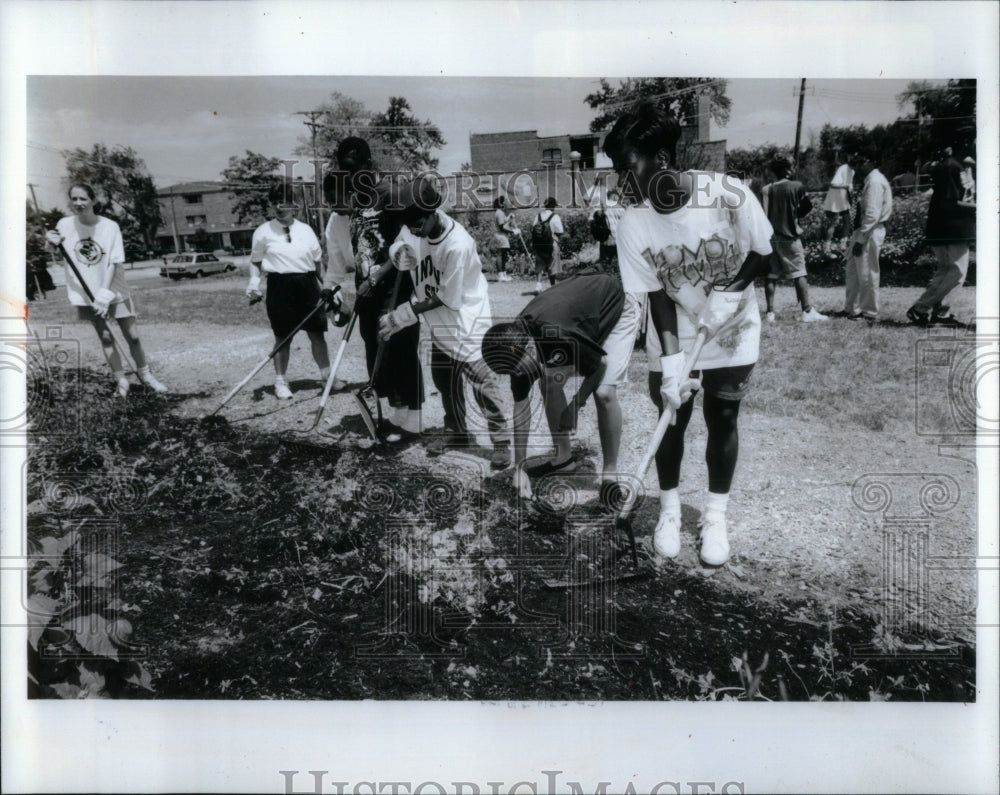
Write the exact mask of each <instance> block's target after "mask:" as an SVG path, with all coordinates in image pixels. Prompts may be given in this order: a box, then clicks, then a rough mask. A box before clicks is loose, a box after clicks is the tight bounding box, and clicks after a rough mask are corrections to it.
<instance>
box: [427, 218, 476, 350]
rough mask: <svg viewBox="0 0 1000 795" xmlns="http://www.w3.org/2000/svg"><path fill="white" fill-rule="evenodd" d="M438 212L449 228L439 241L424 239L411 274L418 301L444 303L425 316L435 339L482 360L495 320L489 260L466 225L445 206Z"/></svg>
mask: <svg viewBox="0 0 1000 795" xmlns="http://www.w3.org/2000/svg"><path fill="white" fill-rule="evenodd" d="M437 214H438V217H439V218H440V219H441V223H442V224H443V225H444V230H445V231H444V234H442V235H441V237H439V238H436V239H433V240H432V239H430V238H426V237H425V238H420V249H419V254H418V257H417V268H416V270H415V271H413V272H412V274H411V275H412V276H413V283H414V284H415V285H416V301H417V302H420V301H425V300H426V299H428V298H433V297H434V296H435V295H436V296H437V297H438V298H440V299H441V301H442V302H443V304H444V305H443V306H439V307H438V308H436V309H432V310H431V311H430V312H424V313H423V315H421V317H422V318H423V319H424V322H425V323H426V324H427V328H428V329H430V333H431V339H433V340H434V344H436V345H438V346H439V347H441V348H442V349H443V350H444V351H445V352H446V353H448V354H449V355H450V356H451V357H452V358H454V359H458V360H459V361H462V362H472V361H476V360H478V359H481V358H482V355H483V354H482V350H481V346H482V342H483V335H484V334H485V333H486V332H487V330H488V329H489V328H490V326H491V325H493V313H492V311H491V310H490V296H489V293H488V292H487V285H486V277H485V276H483V265H482V262H480V260H479V253H478V252H477V251H476V241H475V240H473V239H472V236H471V235H470V234H469V233H468V232H467V231H466V230H465V227H463V226H462V225H461V224H460V223H458V222H457V221H455V220H454V219H452V218H449V217H448V216H447V215H445V214H444V213H443V212H441V211H440V210H437Z"/></svg>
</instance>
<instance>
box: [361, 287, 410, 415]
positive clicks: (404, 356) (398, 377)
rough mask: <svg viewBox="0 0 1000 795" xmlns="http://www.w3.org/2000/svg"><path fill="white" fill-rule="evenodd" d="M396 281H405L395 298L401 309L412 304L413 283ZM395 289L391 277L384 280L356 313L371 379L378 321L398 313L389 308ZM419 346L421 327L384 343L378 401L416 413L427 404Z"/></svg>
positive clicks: (377, 392)
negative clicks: (387, 315) (407, 303)
mask: <svg viewBox="0 0 1000 795" xmlns="http://www.w3.org/2000/svg"><path fill="white" fill-rule="evenodd" d="M396 278H399V279H403V280H404V281H403V282H401V283H400V289H399V294H398V295H397V297H396V306H399V305H400V304H401V303H403V301H409V300H410V296H411V295H412V294H413V281H412V280H411V279H410V275H409V274H408V273H397V274H396ZM392 285H393V280H392V278H391V277H390V278H386V279H383V280H382V281H381V282H379V284H378V285H377V286H376V287H375V289H374V290H373V291H372V292H370V293H369V294H368V295H366V296H365V297H364V298H359V299H358V301H357V304H356V305H355V309H354V311H355V312H357V313H358V331H360V332H361V339H363V340H364V342H365V360H366V363H367V365H368V378H369V379H370V378H371V377H372V373H373V372H374V370H375V359H376V358H377V357H378V349H379V339H378V322H379V318H381V317H382V315H383V314H385V313H386V312H389V311H391V310H392V309H395V306H390V303H391V300H390V299H391V298H392ZM419 345H420V324H419V323H417V324H415V325H413V326H408V327H407V328H405V329H403V330H402V331H400V332H397V333H396V334H393V335H392V336H391V337H390V338H389V339H388V340H386V342H385V343H384V346H385V351H384V352H383V353H382V362H381V363H380V364H379V370H378V373H377V374H376V378H375V392H376V394H377V395H378V396H379V397H383V398H386V399H387V400H388V401H389V405H390V406H392V407H393V408H396V409H404V408H405V409H410V410H413V411H416V410H417V409H419V408H420V407H421V406H422V405H423V403H424V374H423V371H422V369H421V367H420V356H419V353H418V350H419Z"/></svg>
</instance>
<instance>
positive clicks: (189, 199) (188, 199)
mask: <svg viewBox="0 0 1000 795" xmlns="http://www.w3.org/2000/svg"><path fill="white" fill-rule="evenodd" d="M184 201H185V203H186V204H201V194H200V193H185V194H184Z"/></svg>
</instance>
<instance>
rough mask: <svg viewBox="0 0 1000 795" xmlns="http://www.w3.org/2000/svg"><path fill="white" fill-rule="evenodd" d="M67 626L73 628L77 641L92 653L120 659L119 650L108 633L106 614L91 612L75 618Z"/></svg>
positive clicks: (69, 628)
mask: <svg viewBox="0 0 1000 795" xmlns="http://www.w3.org/2000/svg"><path fill="white" fill-rule="evenodd" d="M65 628H66V629H68V630H71V631H72V632H73V633H74V635H75V637H76V642H77V643H79V644H80V645H81V646H82V647H83V648H84V649H85V650H86V651H88V652H90V653H91V654H93V655H96V656H98V657H110V658H111V659H113V660H117V659H118V650H117V649H116V648H115V644H114V642H113V641H112V640H111V636H110V634H109V633H108V629H109V627H108V621H107V619H105V618H104V616H100V615H98V614H97V613H91V614H90V615H87V616H82V617H78V618H75V619H73V620H72V621H70V622H69V624H67V625H65Z"/></svg>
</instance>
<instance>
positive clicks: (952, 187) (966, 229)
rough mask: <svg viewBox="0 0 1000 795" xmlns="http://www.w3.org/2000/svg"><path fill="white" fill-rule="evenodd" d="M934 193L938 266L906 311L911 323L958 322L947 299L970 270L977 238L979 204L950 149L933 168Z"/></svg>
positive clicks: (931, 224) (932, 239)
mask: <svg viewBox="0 0 1000 795" xmlns="http://www.w3.org/2000/svg"><path fill="white" fill-rule="evenodd" d="M931 179H932V180H933V181H934V193H933V195H932V196H931V202H930V206H929V207H928V208H927V232H926V236H927V242H928V243H929V244H930V247H931V250H932V251H933V252H934V255H935V256H936V257H937V261H938V266H937V270H936V271H935V272H934V276H933V277H932V278H931V281H930V284H929V285H928V286H927V289H926V290H924V292H923V294H922V295H921V296H920V297H919V298H918V299H917V300H916V302H915V303H914V304H913V306H911V307H910V308H909V309H908V310H907V311H906V316H907V318H909V319H910V322H911V323H916V324H917V325H921V326H926V325H928V324H931V323H936V324H941V325H955V324H956V323H957V320H956V318H955V316H954V315H953V314H952V313H951V311H950V308H949V307H948V305H947V304H945V301H947V300H948V296H949V295H951V294H952V292H953V291H954V290H957V289H958V288H959V287H961V286H962V284H964V283H965V276H966V274H967V273H968V270H969V244H970V243H972V242H973V241H974V240H975V239H976V205H975V203H974V202H970V201H968V197H966V195H965V186H964V185H963V184H962V164H961V163H959V162H958V159H957V158H955V157H954V156H953V155H952V153H951V149H950V148H949V149H947V150H945V158H944V159H943V160H942V161H941V162H939V163H938V164H937V165H936V166H934V168H933V170H932V171H931Z"/></svg>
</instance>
